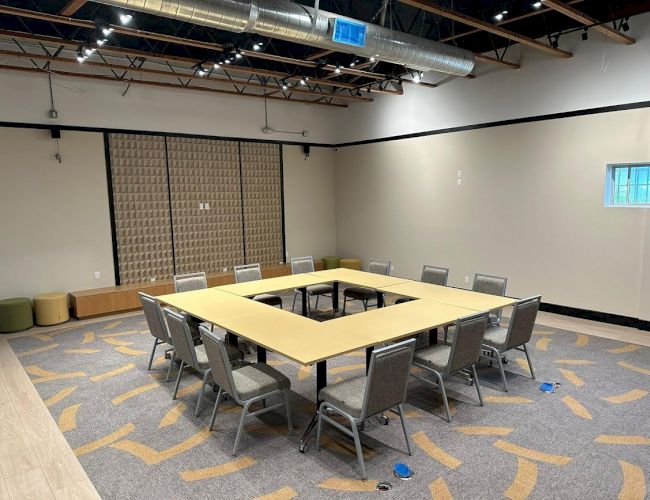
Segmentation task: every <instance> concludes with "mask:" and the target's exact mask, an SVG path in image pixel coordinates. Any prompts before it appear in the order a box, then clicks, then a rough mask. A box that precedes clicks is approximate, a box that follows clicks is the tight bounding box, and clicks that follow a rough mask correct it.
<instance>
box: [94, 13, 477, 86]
mask: <svg viewBox="0 0 650 500" xmlns="http://www.w3.org/2000/svg"><path fill="white" fill-rule="evenodd" d="M95 1H97V2H98V3H102V4H106V5H112V6H115V7H122V8H124V9H130V10H133V11H137V12H145V13H147V14H152V15H156V16H162V17H168V18H170V19H176V20H178V21H184V22H188V23H193V24H199V25H202V26H209V27H211V28H218V29H222V30H226V31H232V32H235V33H243V32H247V33H256V34H258V35H262V36H266V37H269V38H278V39H281V40H286V41H289V42H294V43H302V44H305V45H310V46H313V47H320V48H322V49H331V50H335V51H337V52H347V53H349V54H356V55H358V56H362V57H368V58H369V57H375V58H377V59H378V60H380V61H386V62H390V63H394V64H400V65H402V66H406V67H407V68H410V69H414V70H420V71H439V72H442V73H448V74H451V75H459V76H465V75H468V74H469V73H471V71H472V70H473V69H474V64H475V59H474V55H473V54H472V53H471V52H469V51H467V50H463V49H459V48H458V47H454V46H451V45H445V44H442V43H439V42H434V41H433V40H427V39H425V38H420V37H416V36H413V35H409V34H407V33H402V32H399V31H393V30H391V29H388V28H384V27H382V26H378V25H376V24H370V23H363V24H365V25H366V41H365V47H353V46H348V45H345V44H341V43H337V42H334V41H332V32H333V26H334V20H335V19H336V18H339V19H348V20H350V21H356V22H357V23H358V22H359V21H358V20H352V19H350V18H346V17H344V16H339V15H336V14H333V13H331V12H326V11H323V10H315V9H313V8H311V7H307V6H304V5H300V4H297V3H293V2H290V1H288V0H95Z"/></svg>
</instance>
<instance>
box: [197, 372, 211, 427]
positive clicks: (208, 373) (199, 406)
mask: <svg viewBox="0 0 650 500" xmlns="http://www.w3.org/2000/svg"><path fill="white" fill-rule="evenodd" d="M209 376H210V369H207V370H206V371H205V373H204V374H203V384H202V385H201V390H200V391H199V399H197V400H196V410H194V418H196V417H198V416H199V410H200V409H201V400H202V399H203V390H204V389H205V384H207V383H208V377H209Z"/></svg>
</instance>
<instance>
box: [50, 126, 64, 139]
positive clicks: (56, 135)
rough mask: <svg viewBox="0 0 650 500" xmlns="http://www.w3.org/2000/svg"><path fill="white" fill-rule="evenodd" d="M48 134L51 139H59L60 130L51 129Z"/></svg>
mask: <svg viewBox="0 0 650 500" xmlns="http://www.w3.org/2000/svg"><path fill="white" fill-rule="evenodd" d="M50 134H51V135H52V139H61V129H60V128H55V127H53V128H51V129H50Z"/></svg>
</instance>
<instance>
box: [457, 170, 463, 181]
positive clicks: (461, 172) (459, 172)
mask: <svg viewBox="0 0 650 500" xmlns="http://www.w3.org/2000/svg"><path fill="white" fill-rule="evenodd" d="M462 176H463V171H462V170H459V171H458V178H459V179H460V178H461V177H462Z"/></svg>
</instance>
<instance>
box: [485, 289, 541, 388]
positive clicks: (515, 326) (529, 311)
mask: <svg viewBox="0 0 650 500" xmlns="http://www.w3.org/2000/svg"><path fill="white" fill-rule="evenodd" d="M541 300H542V296H541V295H537V296H535V297H530V298H528V299H522V300H518V301H517V302H516V303H515V305H514V307H513V310H512V317H511V318H510V323H509V324H508V328H502V327H498V326H495V327H490V328H488V329H487V330H486V332H485V337H484V338H483V349H485V350H486V351H490V353H491V355H490V358H489V359H490V360H492V357H494V356H496V358H497V361H498V362H499V369H500V370H501V378H502V379H503V388H504V390H505V391H506V392H508V381H507V380H506V374H505V372H504V371H503V362H502V360H501V357H502V356H503V354H505V353H506V352H507V351H509V350H510V349H516V350H518V351H522V352H523V353H524V354H525V355H526V361H528V367H529V368H530V376H531V377H532V378H533V379H534V378H535V372H534V371H533V365H532V364H531V362H530V356H529V355H528V349H527V348H526V343H527V342H529V341H530V337H531V336H532V334H533V329H534V328H535V319H536V318H537V311H539V304H540V302H541Z"/></svg>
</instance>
